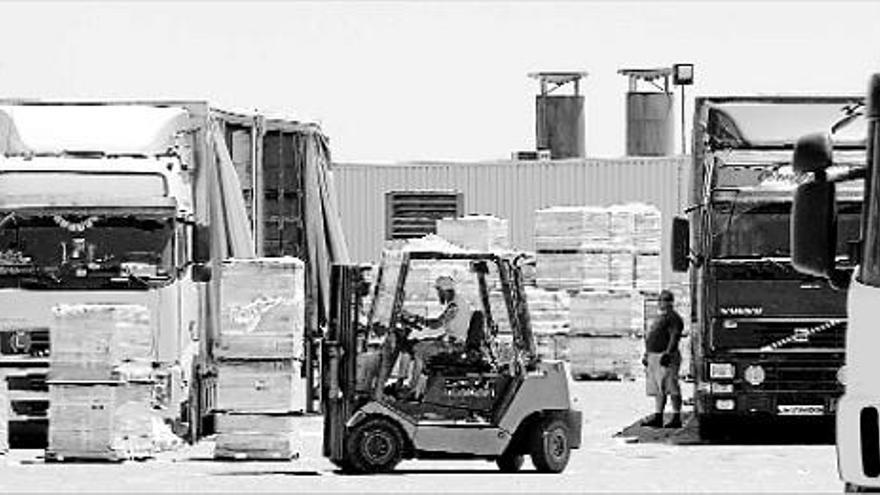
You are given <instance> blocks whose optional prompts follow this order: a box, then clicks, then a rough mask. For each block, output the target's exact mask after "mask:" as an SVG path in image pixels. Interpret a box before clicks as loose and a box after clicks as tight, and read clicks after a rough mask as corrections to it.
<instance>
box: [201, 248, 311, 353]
mask: <svg viewBox="0 0 880 495" xmlns="http://www.w3.org/2000/svg"><path fill="white" fill-rule="evenodd" d="M220 276H221V277H222V283H221V292H220V306H221V311H220V319H221V321H220V331H219V334H218V336H217V340H216V342H215V347H214V355H215V356H216V357H219V358H223V359H267V358H277V359H289V358H293V357H301V355H302V342H303V328H304V326H305V303H304V294H305V288H304V282H303V280H304V267H303V263H302V261H300V260H298V259H296V258H290V257H287V258H271V259H267V258H262V259H259V258H258V259H237V260H231V261H227V262H225V263H223V265H222V266H221V269H220Z"/></svg>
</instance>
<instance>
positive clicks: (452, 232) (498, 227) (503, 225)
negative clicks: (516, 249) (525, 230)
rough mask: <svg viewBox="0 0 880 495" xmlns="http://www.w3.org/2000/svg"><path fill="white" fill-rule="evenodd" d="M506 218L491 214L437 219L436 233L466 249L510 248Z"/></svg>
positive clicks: (495, 249)
mask: <svg viewBox="0 0 880 495" xmlns="http://www.w3.org/2000/svg"><path fill="white" fill-rule="evenodd" d="M508 232H509V229H508V225H507V220H505V219H502V218H498V217H495V216H492V215H467V216H464V217H459V218H443V219H440V220H437V235H438V236H439V237H442V238H444V239H446V240H447V241H449V242H451V243H452V244H456V245H458V246H461V247H463V248H466V249H473V250H476V251H490V252H491V251H503V250H507V249H510V235H509V233H508Z"/></svg>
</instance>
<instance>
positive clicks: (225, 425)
mask: <svg viewBox="0 0 880 495" xmlns="http://www.w3.org/2000/svg"><path fill="white" fill-rule="evenodd" d="M296 419H297V416H295V415H291V414H242V413H226V414H218V415H217V416H216V430H217V436H216V439H215V441H214V458H216V459H247V460H287V459H292V458H295V457H298V453H299V452H298V451H299V448H300V444H301V441H300V438H299V435H298V433H297V424H296Z"/></svg>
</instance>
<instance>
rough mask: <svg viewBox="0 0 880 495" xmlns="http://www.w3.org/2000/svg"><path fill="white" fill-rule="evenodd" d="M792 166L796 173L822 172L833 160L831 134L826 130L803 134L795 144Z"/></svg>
mask: <svg viewBox="0 0 880 495" xmlns="http://www.w3.org/2000/svg"><path fill="white" fill-rule="evenodd" d="M791 162H792V168H793V169H794V171H795V172H796V173H799V174H802V173H806V172H821V171H823V170H825V169H827V168H828V167H830V166H831V164H832V163H834V162H833V146H832V144H831V136H830V135H829V134H827V133H824V132H817V133H814V134H807V135H805V136H801V138H800V139H798V140H797V143H796V144H795V145H794V156H793V157H792V160H791Z"/></svg>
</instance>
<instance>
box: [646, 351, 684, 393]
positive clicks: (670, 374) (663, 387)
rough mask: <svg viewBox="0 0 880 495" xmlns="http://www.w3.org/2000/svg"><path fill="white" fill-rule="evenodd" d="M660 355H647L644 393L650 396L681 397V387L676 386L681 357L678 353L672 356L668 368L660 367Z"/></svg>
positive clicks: (652, 353) (651, 353)
mask: <svg viewBox="0 0 880 495" xmlns="http://www.w3.org/2000/svg"><path fill="white" fill-rule="evenodd" d="M662 355H663V354H662V353H659V352H649V353H647V360H648V367H647V369H646V370H645V392H646V393H647V394H648V395H650V396H657V395H681V387H679V385H678V369H679V367H680V366H681V356H679V354H678V353H675V354H673V355H672V360H671V362H670V363H669V366H660V356H662Z"/></svg>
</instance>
